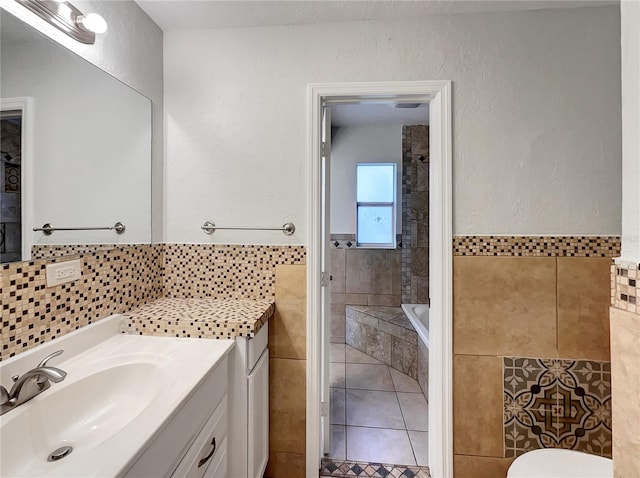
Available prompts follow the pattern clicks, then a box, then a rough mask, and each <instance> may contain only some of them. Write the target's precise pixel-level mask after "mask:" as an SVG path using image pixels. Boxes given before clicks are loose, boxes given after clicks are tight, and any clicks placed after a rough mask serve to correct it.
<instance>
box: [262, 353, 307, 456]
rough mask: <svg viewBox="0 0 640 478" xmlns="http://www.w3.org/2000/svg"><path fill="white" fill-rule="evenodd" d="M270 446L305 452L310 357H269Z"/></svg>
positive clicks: (276, 449) (275, 449)
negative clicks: (307, 374)
mask: <svg viewBox="0 0 640 478" xmlns="http://www.w3.org/2000/svg"><path fill="white" fill-rule="evenodd" d="M269 366H270V369H269V448H270V450H271V452H272V453H275V452H286V453H301V454H304V453H305V446H306V445H305V443H306V439H305V433H306V419H305V414H306V388H305V387H306V361H305V360H294V359H277V358H276V359H271V360H269Z"/></svg>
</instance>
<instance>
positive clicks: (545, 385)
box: [503, 357, 612, 458]
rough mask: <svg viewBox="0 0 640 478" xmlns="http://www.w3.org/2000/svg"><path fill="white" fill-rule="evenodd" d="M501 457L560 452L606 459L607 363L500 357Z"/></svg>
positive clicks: (608, 452)
mask: <svg viewBox="0 0 640 478" xmlns="http://www.w3.org/2000/svg"><path fill="white" fill-rule="evenodd" d="M503 364H504V368H503V371H504V375H503V377H504V440H505V441H504V446H505V457H516V456H518V455H521V454H522V453H525V452H527V451H530V450H533V449H537V448H564V449H570V450H577V451H583V452H587V453H591V454H594V455H601V456H605V457H609V458H610V457H611V448H612V442H611V364H610V363H609V362H599V361H592V360H566V359H536V358H522V357H504V361H503Z"/></svg>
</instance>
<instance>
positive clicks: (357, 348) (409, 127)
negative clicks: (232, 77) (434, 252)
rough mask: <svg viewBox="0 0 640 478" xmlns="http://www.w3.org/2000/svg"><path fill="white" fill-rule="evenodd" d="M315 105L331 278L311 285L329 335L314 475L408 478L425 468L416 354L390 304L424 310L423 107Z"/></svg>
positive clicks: (423, 403)
mask: <svg viewBox="0 0 640 478" xmlns="http://www.w3.org/2000/svg"><path fill="white" fill-rule="evenodd" d="M325 108H327V109H329V110H330V115H329V114H325V118H327V119H328V118H330V120H331V128H330V129H331V135H330V139H331V141H330V142H325V151H324V154H323V156H324V160H325V162H326V161H327V158H330V163H331V165H330V168H329V169H330V179H329V185H328V187H329V190H330V194H328V195H327V196H326V197H325V208H326V206H327V204H326V201H327V198H328V199H329V203H330V204H329V205H330V207H329V214H328V221H329V231H330V239H329V244H325V245H324V248H325V250H327V249H328V255H329V274H330V277H331V280H330V284H329V286H328V287H325V288H323V292H324V293H325V294H327V295H328V296H329V297H328V302H329V306H328V309H327V310H325V313H324V317H323V321H324V322H325V324H326V322H327V321H328V322H329V337H330V345H329V348H330V349H329V362H330V364H329V368H330V376H329V385H328V386H329V390H328V391H327V390H326V385H325V389H324V393H325V394H326V396H327V397H328V403H327V405H328V420H327V417H323V421H324V422H325V429H324V433H325V434H326V435H325V436H326V437H327V438H328V439H329V443H328V444H326V443H325V450H324V456H325V457H326V459H325V462H324V464H323V467H324V468H327V467H332V466H344V464H345V463H346V462H349V463H351V462H359V463H362V462H370V463H384V464H385V466H386V467H387V471H389V472H393V470H392V469H391V468H392V466H391V465H398V466H403V467H404V466H408V467H411V469H412V470H413V471H414V472H416V474H417V472H418V471H419V468H418V467H425V466H427V465H428V463H427V460H428V458H427V455H428V452H427V450H428V445H427V443H428V423H427V422H428V420H427V418H428V404H427V402H428V396H427V395H428V388H427V384H426V377H427V376H428V371H427V370H426V367H427V365H428V355H426V354H425V355H424V358H423V355H422V352H423V350H424V351H425V352H427V353H428V348H427V346H422V347H421V348H420V349H419V347H418V345H419V336H418V334H417V333H416V331H415V329H414V327H413V325H412V324H411V322H410V321H409V319H408V318H407V317H406V316H405V314H404V312H403V310H402V309H401V304H402V303H405V304H409V303H414V304H417V303H421V304H424V305H425V307H428V283H427V281H425V280H424V279H425V278H426V277H428V207H429V202H428V177H429V176H428V173H429V161H428V157H429V151H428V125H427V123H428V120H429V113H428V105H427V104H426V103H417V102H409V103H404V102H402V103H399V102H385V101H377V100H376V101H373V102H372V101H364V102H357V103H353V104H347V103H344V102H340V103H337V104H332V103H331V102H327V104H326V105H325ZM329 147H330V151H327V149H328V148H329ZM325 167H327V166H325ZM323 176H324V177H325V178H327V174H326V172H325V174H323ZM418 226H420V227H418ZM423 226H424V227H423ZM412 230H413V231H412ZM412 232H413V234H412ZM412 235H413V237H412ZM418 245H419V246H421V247H420V248H419V249H418V247H417V246H418ZM412 246H414V247H412ZM412 252H413V254H412ZM412 292H413V294H412ZM412 296H413V297H412ZM419 350H420V352H421V354H419V353H418V352H419ZM323 365H324V364H323ZM419 369H420V371H421V372H422V373H421V376H422V377H423V380H421V381H422V384H423V385H422V386H421V385H420V383H419V381H418V377H419ZM327 422H328V423H327ZM327 425H328V430H327V429H326V427H327ZM325 442H326V441H325Z"/></svg>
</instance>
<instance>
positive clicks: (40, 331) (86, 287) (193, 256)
mask: <svg viewBox="0 0 640 478" xmlns="http://www.w3.org/2000/svg"><path fill="white" fill-rule="evenodd" d="M94 247H95V248H98V249H97V250H94V249H93V248H94ZM112 247H113V246H112V245H97V246H71V250H70V249H69V248H68V247H67V248H57V247H56V248H53V249H51V248H50V249H49V250H47V251H46V252H43V254H46V255H47V257H49V254H50V253H51V252H52V250H53V251H57V252H60V253H62V252H63V251H64V255H65V258H64V259H62V258H54V259H51V258H50V259H48V260H34V261H31V262H27V263H25V262H17V263H10V264H6V265H3V266H2V277H1V281H2V282H1V283H0V297H1V298H2V329H1V332H2V353H1V355H0V359H7V358H9V357H12V356H14V355H16V354H17V353H20V352H24V351H26V350H28V349H30V348H32V347H34V346H36V345H38V344H40V343H43V342H46V341H50V340H53V339H54V338H56V337H60V336H62V335H64V334H66V333H68V332H72V331H73V330H76V329H78V328H80V327H82V326H85V325H88V324H90V323H92V322H95V321H96V320H99V319H102V318H105V317H108V316H109V315H111V314H114V313H122V312H126V311H130V310H132V309H134V308H135V307H138V306H140V305H143V304H146V303H148V302H151V301H153V300H155V299H158V298H160V297H163V296H166V297H171V298H185V299H190V298H213V299H270V300H271V301H273V299H274V298H275V267H276V265H279V264H305V263H306V250H305V248H304V247H303V246H243V245H209V244H202V245H194V244H157V245H153V246H152V245H139V246H117V247H116V248H112ZM103 248H108V250H104V249H103ZM45 249H46V248H42V249H41V250H42V251H45ZM79 251H82V253H79ZM87 251H91V252H87ZM69 254H75V256H71V257H69ZM75 257H80V258H81V260H82V278H81V279H80V280H77V281H74V282H70V283H67V284H62V285H60V286H56V287H49V288H47V287H46V278H45V267H46V265H47V264H49V263H51V262H56V261H60V260H67V259H70V258H75Z"/></svg>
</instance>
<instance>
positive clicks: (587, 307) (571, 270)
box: [558, 257, 611, 360]
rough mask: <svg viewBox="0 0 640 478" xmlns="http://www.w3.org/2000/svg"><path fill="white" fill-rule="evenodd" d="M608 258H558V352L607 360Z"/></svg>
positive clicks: (569, 355) (609, 264) (609, 276)
mask: <svg viewBox="0 0 640 478" xmlns="http://www.w3.org/2000/svg"><path fill="white" fill-rule="evenodd" d="M610 303H611V259H609V258H606V257H559V258H558V354H559V356H560V357H563V358H584V359H590V360H609V358H610V354H609V305H610Z"/></svg>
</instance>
